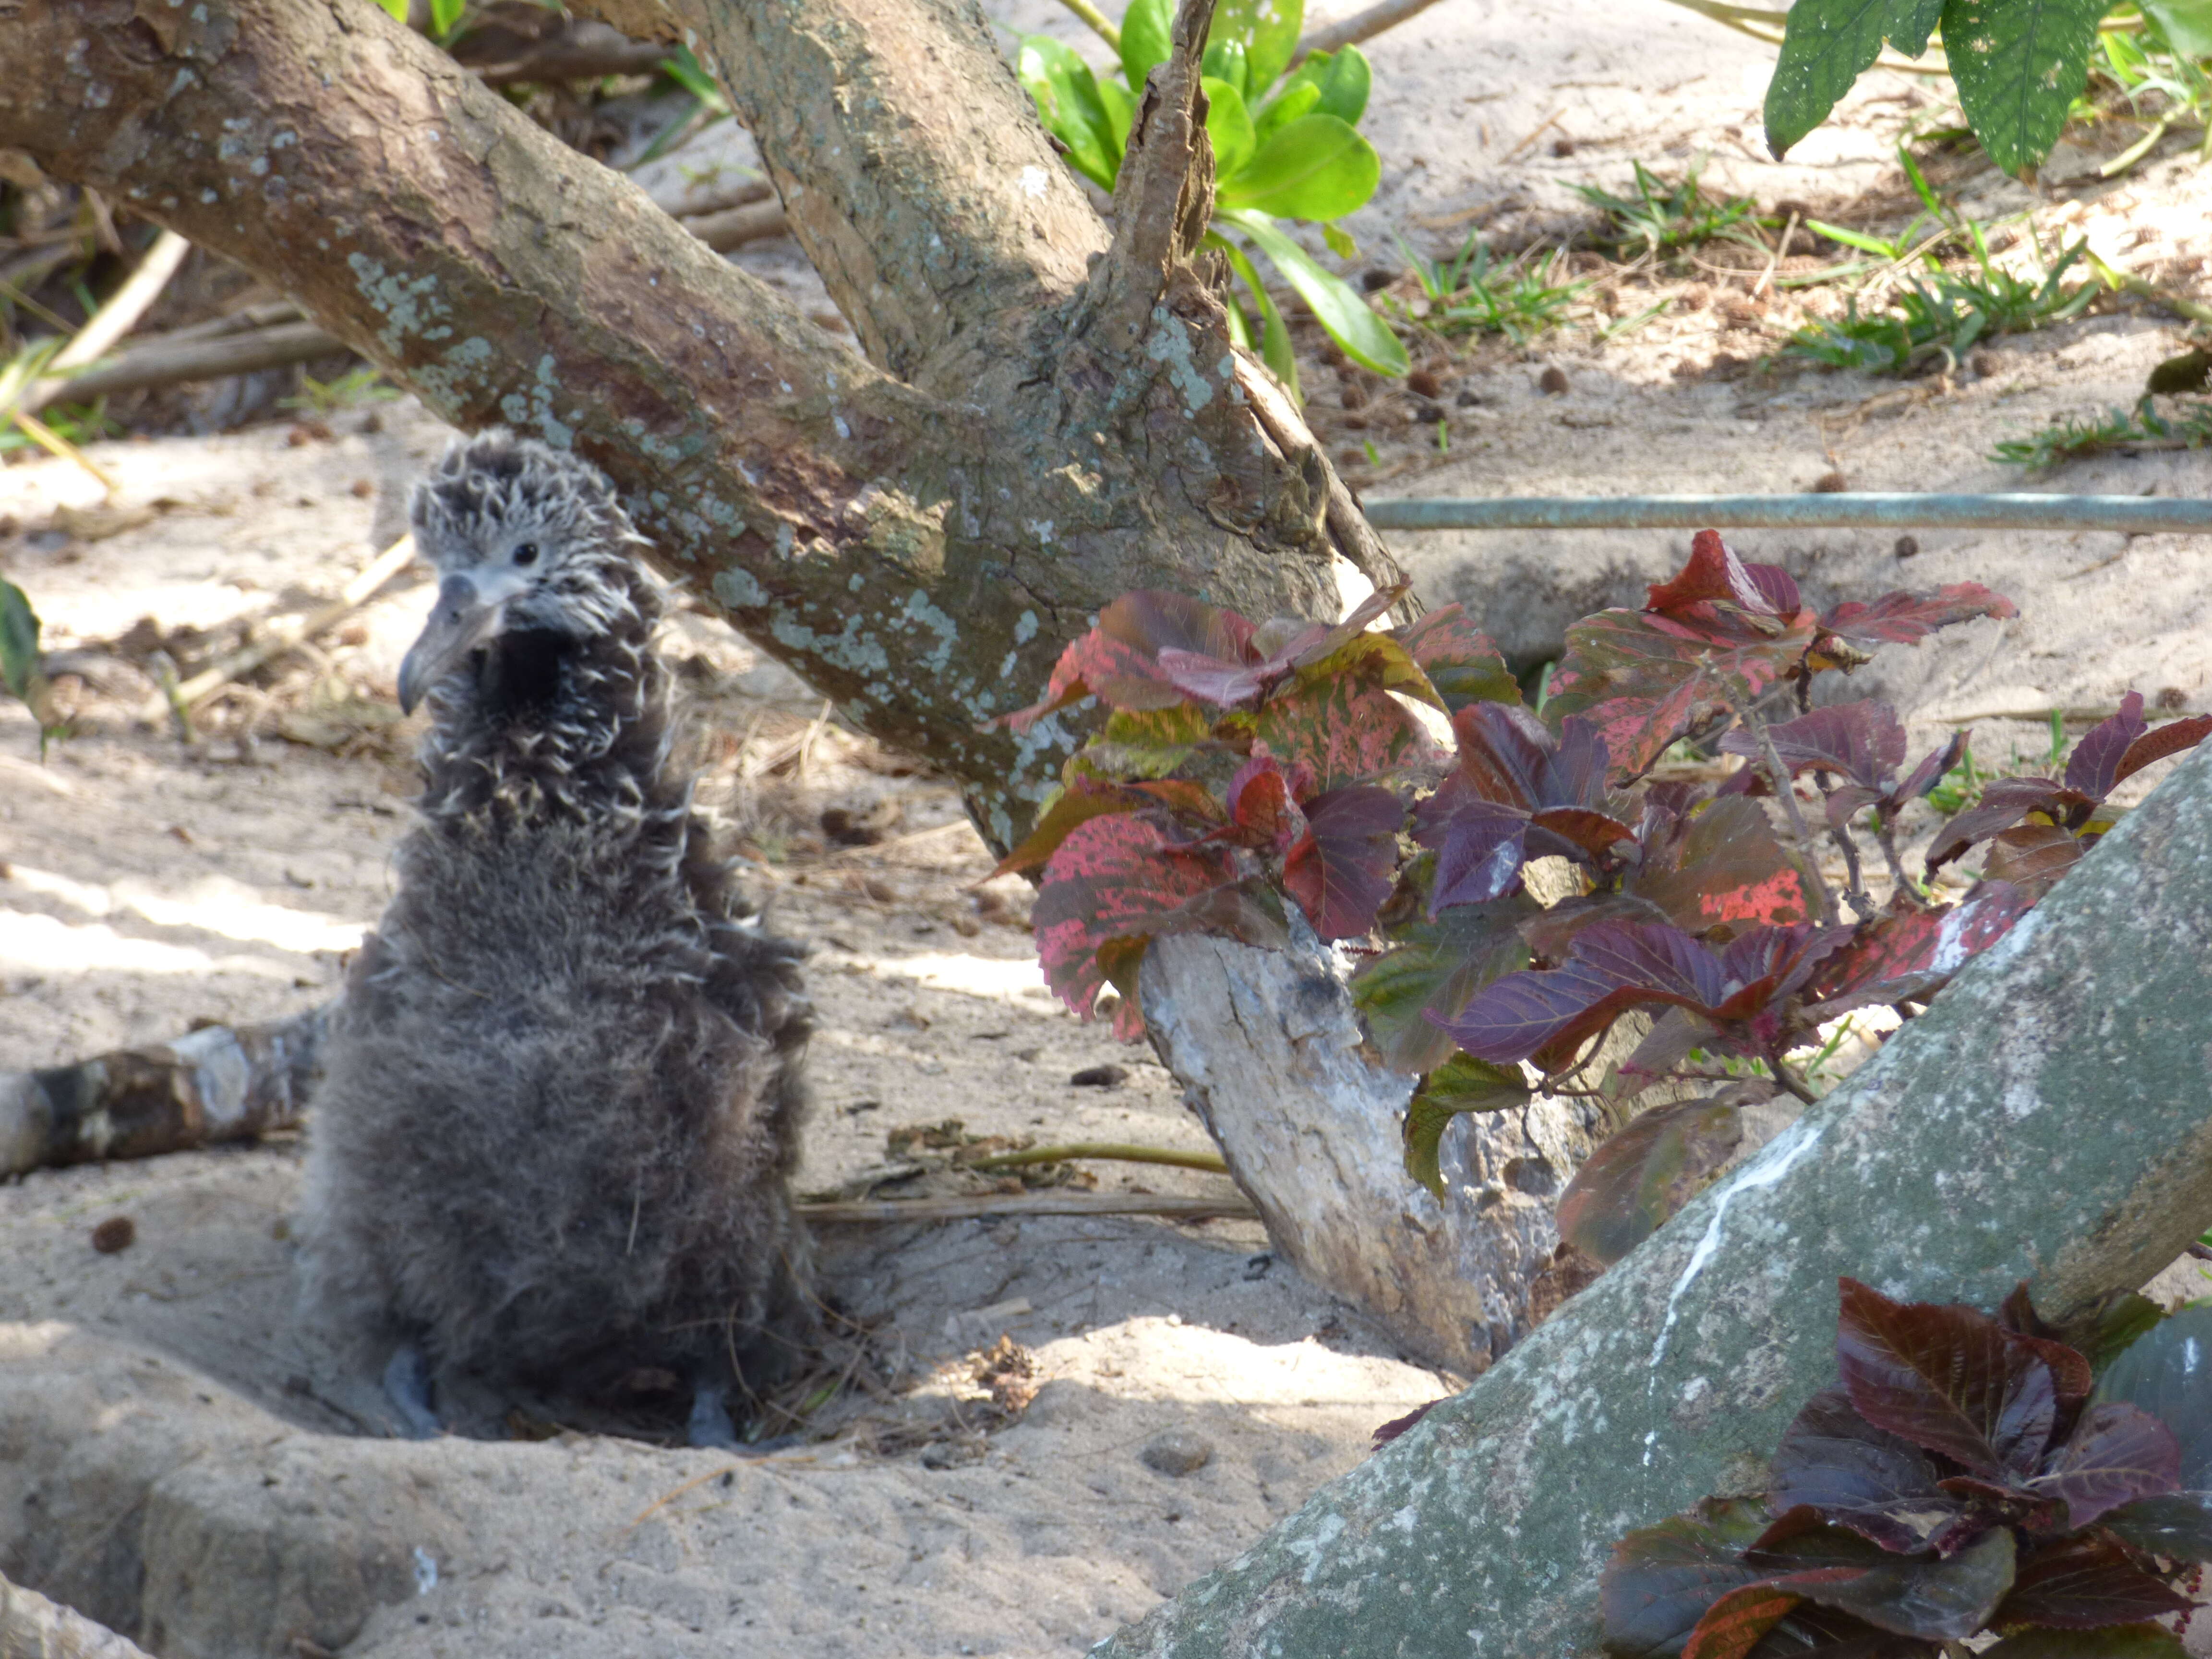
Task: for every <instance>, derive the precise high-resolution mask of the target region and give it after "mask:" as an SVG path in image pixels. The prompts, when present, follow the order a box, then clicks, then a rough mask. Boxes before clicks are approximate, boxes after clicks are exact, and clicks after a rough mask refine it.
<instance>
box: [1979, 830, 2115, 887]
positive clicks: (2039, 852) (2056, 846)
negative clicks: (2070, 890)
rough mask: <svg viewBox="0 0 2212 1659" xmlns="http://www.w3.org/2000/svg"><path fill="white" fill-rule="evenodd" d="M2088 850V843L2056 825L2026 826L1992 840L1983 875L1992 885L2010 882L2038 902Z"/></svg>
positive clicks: (2006, 831) (2008, 831)
mask: <svg viewBox="0 0 2212 1659" xmlns="http://www.w3.org/2000/svg"><path fill="white" fill-rule="evenodd" d="M2088 850H2089V849H2088V846H2087V843H2086V842H2081V841H2078V840H2076V839H2075V837H2074V836H2072V835H2071V834H2069V832H2068V831H2066V830H2063V829H2060V828H2059V827H2058V826H2057V824H2055V823H2023V824H2021V826H2020V827H2019V828H2018V829H2007V830H2005V831H2003V832H2002V834H2000V835H1997V836H1994V837H1992V838H1991V840H1990V855H1989V857H1988V859H1987V860H1985V861H1984V863H1983V866H1982V874H1983V876H1984V878H1986V879H1988V880H1990V881H2004V882H2010V883H2011V884H2013V885H2014V886H2015V887H2017V888H2019V889H2020V890H2021V891H2022V892H2024V893H2027V894H2028V895H2029V896H2032V897H2034V898H2038V899H2039V898H2041V897H2042V896H2044V895H2045V893H2047V892H2049V891H2050V890H2051V887H2052V885H2053V884H2056V883H2057V880H2058V878H2060V877H2061V876H2063V875H2064V874H2065V873H2066V872H2068V871H2069V870H2071V869H2072V868H2073V867H2074V866H2075V865H2077V864H2079V863H2080V862H2081V855H2082V854H2084V853H2086V852H2087V851H2088Z"/></svg>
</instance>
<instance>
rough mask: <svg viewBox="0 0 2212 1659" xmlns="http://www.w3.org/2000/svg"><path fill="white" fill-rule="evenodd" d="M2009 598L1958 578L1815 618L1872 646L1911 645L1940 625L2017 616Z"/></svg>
mask: <svg viewBox="0 0 2212 1659" xmlns="http://www.w3.org/2000/svg"><path fill="white" fill-rule="evenodd" d="M2019 614H2020V612H2019V611H2018V610H2017V609H2016V608H2015V606H2014V605H2013V602H2012V601H2011V600H2010V599H2006V598H2005V597H2004V595H2002V593H1996V592H1991V591H1990V589H1988V588H1986V587H1984V586H1982V585H1981V584H1980V583H1979V582H1957V583H1954V584H1953V585H1952V586H1948V587H1945V588H1940V589H1938V590H1937V591H1936V592H1933V593H1905V592H1899V593H1885V594H1883V595H1882V597H1881V598H1880V599H1876V600H1875V602H1874V603H1873V604H1872V605H1863V604H1861V603H1860V602H1859V601H1858V600H1857V599H1846V600H1845V601H1844V603H1843V604H1841V605H1838V606H1836V607H1835V609H1834V610H1832V611H1829V612H1828V614H1827V615H1826V616H1825V617H1821V618H1820V627H1821V629H1822V630H1823V631H1824V632H1826V633H1830V634H1834V635H1839V636H1841V637H1842V638H1844V639H1845V640H1848V641H1851V642H1852V643H1853V644H1856V645H1859V646H1863V647H1869V648H1871V647H1875V646H1877V645H1884V644H1887V645H1914V644H1917V643H1918V642H1919V641H1922V640H1924V639H1926V638H1927V637H1928V635H1930V634H1932V633H1934V632H1935V631H1936V629H1939V628H1948V627H1950V626H1951V624H1952V623H1962V622H1969V621H1972V619H1973V618H1974V617H2016V616H2018V615H2019Z"/></svg>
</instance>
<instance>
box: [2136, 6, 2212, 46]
mask: <svg viewBox="0 0 2212 1659" xmlns="http://www.w3.org/2000/svg"><path fill="white" fill-rule="evenodd" d="M2142 9H2143V14H2144V15H2146V16H2147V17H2148V18H2149V19H2150V20H2151V21H2153V22H2154V23H2156V24H2157V25H2158V29H2159V33H2161V34H2163V35H2164V36H2165V37H2166V45H2168V46H2172V48H2173V49H2174V51H2176V52H2179V53H2180V54H2181V55H2182V56H2183V57H2185V58H2212V0H2142Z"/></svg>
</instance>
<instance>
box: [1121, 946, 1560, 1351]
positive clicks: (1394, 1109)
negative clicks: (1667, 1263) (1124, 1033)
mask: <svg viewBox="0 0 2212 1659" xmlns="http://www.w3.org/2000/svg"><path fill="white" fill-rule="evenodd" d="M1292 927H1293V930H1294V931H1293V940H1292V945H1291V949H1290V950H1289V951H1262V950H1257V949H1255V948H1254V947H1252V946H1250V945H1239V944H1237V943H1236V942H1235V941H1233V940H1231V939H1213V938H1209V937H1204V936H1200V935H1180V936H1175V937H1170V938H1165V939H1155V940H1154V941H1153V942H1152V948H1151V949H1150V950H1149V951H1146V953H1145V965H1144V969H1143V971H1142V975H1141V987H1142V994H1143V996H1144V1005H1145V1022H1146V1026H1147V1028H1148V1029H1149V1030H1150V1031H1151V1034H1152V1044H1153V1047H1154V1048H1156V1049H1157V1050H1158V1053H1159V1056H1160V1060H1161V1061H1162V1063H1163V1064H1164V1065H1165V1066H1167V1068H1168V1069H1169V1071H1170V1072H1171V1073H1174V1074H1175V1076H1176V1078H1177V1079H1180V1080H1181V1081H1182V1085H1183V1087H1184V1089H1185V1091H1186V1094H1187V1097H1188V1100H1189V1102H1190V1103H1191V1105H1192V1106H1193V1107H1194V1109H1196V1110H1197V1112H1198V1115H1199V1116H1200V1119H1201V1120H1202V1121H1204V1122H1205V1124H1206V1128H1207V1130H1208V1131H1209V1132H1210V1133H1212V1136H1213V1139H1214V1140H1215V1141H1216V1142H1217V1143H1218V1145H1219V1146H1220V1147H1221V1151H1222V1155H1223V1156H1224V1157H1225V1158H1227V1159H1228V1161H1229V1168H1230V1172H1231V1175H1233V1176H1235V1177H1236V1180H1237V1185H1238V1186H1240V1187H1242V1188H1243V1189H1244V1190H1245V1191H1246V1192H1247V1193H1249V1194H1251V1196H1252V1198H1253V1200H1254V1201H1255V1203H1256V1204H1257V1206H1259V1211H1260V1214H1261V1218H1262V1219H1263V1220H1265V1221H1266V1223H1267V1236H1268V1237H1269V1238H1270V1239H1271V1240H1273V1243H1274V1245H1275V1248H1276V1249H1279V1251H1281V1252H1282V1253H1283V1254H1284V1255H1286V1256H1287V1257H1289V1259H1290V1260H1291V1261H1294V1262H1296V1263H1297V1267H1298V1269H1299V1271H1300V1272H1302V1273H1304V1274H1305V1275H1306V1276H1307V1277H1308V1278H1309V1279H1312V1280H1313V1281H1314V1282H1315V1283H1316V1284H1318V1285H1323V1286H1325V1287H1326V1288H1327V1289H1328V1290H1331V1291H1334V1292H1336V1294H1338V1295H1339V1296H1341V1297H1345V1298H1346V1300H1347V1301H1350V1302H1352V1304H1355V1305H1356V1306H1358V1307H1360V1308H1362V1309H1364V1310H1366V1311H1367V1312H1368V1313H1370V1315H1371V1316H1374V1317H1375V1318H1376V1319H1378V1320H1380V1321H1381V1322H1383V1324H1384V1325H1385V1326H1387V1327H1388V1328H1389V1330H1390V1332H1391V1334H1393V1335H1394V1336H1395V1337H1396V1338H1397V1339H1398V1340H1399V1341H1400V1342H1401V1343H1403V1344H1405V1346H1407V1348H1408V1349H1409V1350H1410V1351H1412V1352H1415V1353H1418V1354H1419V1356H1420V1357H1421V1358H1424V1359H1426V1360H1428V1361H1429V1362H1430V1363H1431V1364H1437V1365H1442V1366H1444V1367H1446V1368H1448V1369H1449V1370H1455V1371H1458V1372H1460V1373H1461V1374H1462V1375H1463V1376H1474V1375H1476V1374H1477V1373H1479V1372H1480V1371H1482V1370H1485V1369H1486V1367H1488V1366H1489V1365H1490V1364H1492V1362H1494V1361H1495V1360H1496V1359H1497V1358H1498V1356H1500V1355H1501V1354H1503V1353H1504V1352H1505V1351H1506V1350H1507V1349H1508V1348H1509V1347H1510V1346H1512V1345H1513V1344H1514V1343H1515V1342H1516V1341H1518V1340H1520V1339H1521V1337H1522V1336H1523V1335H1524V1334H1526V1333H1527V1331H1528V1328H1529V1326H1530V1324H1531V1323H1532V1320H1531V1317H1530V1310H1529V1293H1530V1291H1531V1288H1532V1287H1533V1286H1534V1284H1535V1281H1536V1279H1537V1278H1538V1277H1539V1276H1540V1275H1541V1273H1543V1271H1544V1269H1545V1268H1546V1267H1547V1266H1548V1265H1549V1264H1550V1261H1551V1259H1552V1253H1553V1250H1554V1249H1557V1248H1558V1245H1559V1231H1558V1229H1557V1227H1556V1226H1555V1225H1553V1219H1552V1201H1553V1200H1554V1199H1555V1198H1556V1197H1557V1196H1558V1194H1559V1189H1560V1188H1563V1187H1565V1185H1566V1182H1567V1178H1568V1177H1569V1176H1571V1175H1572V1174H1573V1173H1574V1170H1575V1168H1576V1166H1577V1164H1580V1163H1581V1162H1582V1160H1583V1158H1585V1157H1587V1156H1588V1155H1589V1149H1590V1145H1591V1131H1592V1128H1593V1127H1594V1125H1595V1109H1594V1108H1593V1107H1591V1106H1589V1104H1587V1103H1582V1102H1572V1101H1559V1100H1550V1099H1540V1100H1537V1101H1536V1102H1534V1103H1532V1104H1530V1105H1528V1106H1527V1107H1525V1108H1522V1109H1519V1110H1516V1111H1510V1112H1497V1113H1487V1114H1484V1115H1480V1116H1473V1115H1470V1116H1465V1117H1462V1118H1461V1119H1459V1120H1458V1121H1456V1122H1455V1123H1454V1124H1453V1125H1452V1127H1450V1128H1449V1130H1447V1131H1446V1133H1445V1135H1444V1139H1443V1147H1442V1149H1441V1153H1442V1156H1441V1158H1440V1160H1439V1162H1440V1164H1441V1167H1442V1169H1443V1176H1444V1194H1445V1195H1444V1198H1443V1201H1442V1202H1439V1201H1438V1200H1437V1199H1436V1198H1434V1197H1433V1196H1431V1194H1430V1193H1429V1192H1428V1190H1427V1188H1424V1187H1422V1186H1420V1185H1419V1183H1418V1182H1415V1181H1413V1179H1412V1178H1411V1177H1410V1176H1407V1173H1406V1167H1405V1160H1404V1156H1403V1153H1402V1151H1401V1124H1402V1123H1403V1121H1404V1117H1405V1111H1406V1103H1407V1100H1408V1099H1410V1098H1411V1097H1412V1094H1413V1081H1412V1079H1409V1078H1406V1077H1403V1076H1401V1075H1399V1074H1398V1073H1395V1072H1391V1071H1389V1070H1387V1069H1386V1068H1384V1067H1383V1066H1378V1065H1376V1064H1375V1063H1374V1062H1373V1060H1372V1059H1371V1057H1370V1056H1371V1050H1369V1049H1368V1048H1366V1047H1365V1045H1364V1042H1363V1041H1362V1038H1361V1036H1360V1030H1359V1023H1358V1017H1357V1015H1356V1014H1355V1012H1353V1009H1352V1000H1351V997H1350V995H1349V994H1347V993H1346V989H1345V986H1344V981H1343V977H1342V975H1341V974H1340V972H1339V971H1337V969H1336V968H1335V966H1334V963H1333V961H1332V959H1331V957H1330V955H1329V953H1328V951H1326V950H1324V949H1323V948H1322V945H1321V944H1320V943H1319V941H1318V940H1316V939H1315V938H1314V936H1313V933H1312V930H1311V929H1310V928H1309V927H1306V926H1305V924H1304V920H1303V918H1296V917H1294V919H1293V922H1292Z"/></svg>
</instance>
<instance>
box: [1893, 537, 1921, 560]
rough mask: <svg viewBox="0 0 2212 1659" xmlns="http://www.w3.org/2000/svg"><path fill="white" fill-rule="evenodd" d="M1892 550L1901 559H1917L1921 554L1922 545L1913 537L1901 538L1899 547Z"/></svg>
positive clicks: (1898, 539) (1898, 543)
mask: <svg viewBox="0 0 2212 1659" xmlns="http://www.w3.org/2000/svg"><path fill="white" fill-rule="evenodd" d="M1891 551H1892V552H1893V553H1895V554H1896V555H1897V556H1898V557H1899V558H1900V559H1911V558H1917V557H1918V556H1919V553H1920V544H1919V542H1918V541H1917V540H1916V539H1915V538H1912V537H1911V536H1899V538H1897V545H1896V546H1895V547H1893V548H1892V549H1891Z"/></svg>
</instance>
